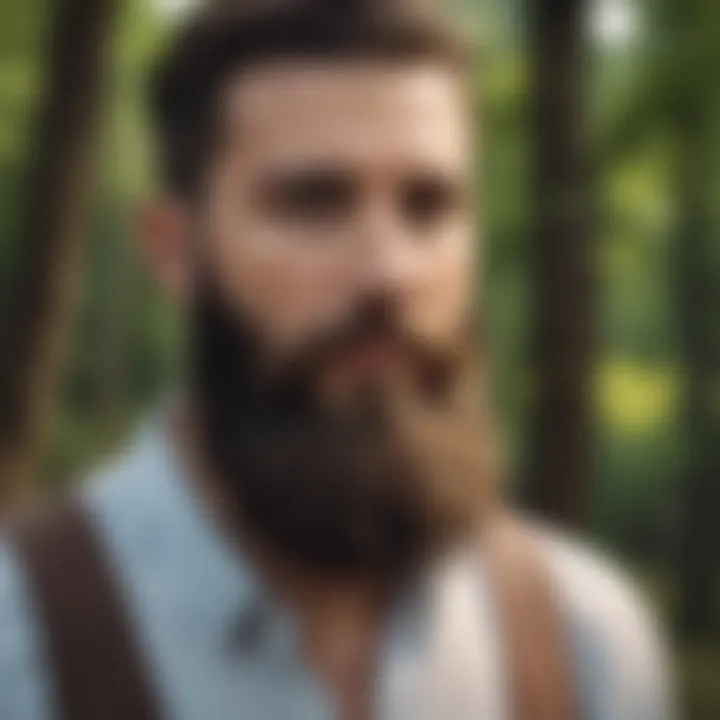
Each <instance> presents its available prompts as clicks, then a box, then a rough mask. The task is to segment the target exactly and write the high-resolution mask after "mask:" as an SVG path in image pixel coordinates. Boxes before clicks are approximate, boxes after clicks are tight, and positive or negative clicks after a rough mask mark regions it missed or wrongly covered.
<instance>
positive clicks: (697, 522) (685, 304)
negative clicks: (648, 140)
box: [665, 0, 720, 642]
mask: <svg viewBox="0 0 720 720" xmlns="http://www.w3.org/2000/svg"><path fill="white" fill-rule="evenodd" d="M665 20H666V23H665V24H666V27H667V30H668V47H669V48H671V49H672V50H673V51H674V52H673V55H674V56H675V63H674V65H675V72H674V74H673V76H672V77H673V78H674V82H673V83H672V84H671V85H670V88H669V92H670V94H671V95H670V100H671V102H670V107H671V109H672V112H671V114H670V122H671V124H672V131H673V134H674V139H675V145H674V146H675V154H676V166H675V172H674V178H675V184H676V196H677V206H678V207H677V220H676V231H675V235H676V237H675V256H676V281H677V285H676V287H677V307H678V326H679V332H680V343H681V355H682V359H683V362H684V375H685V383H684V397H683V422H682V427H683V441H684V442H683V449H684V454H683V460H684V462H683V478H682V479H683V485H682V487H683V495H684V503H683V517H682V526H681V527H682V535H681V554H680V565H679V568H680V584H679V587H680V598H681V604H680V613H679V624H680V629H681V631H682V633H683V635H684V636H685V638H686V640H690V641H694V642H697V641H702V640H705V639H707V637H708V635H709V634H711V633H713V632H717V631H719V630H720V597H719V596H718V589H719V588H718V581H719V579H720V578H719V576H718V567H719V566H720V527H719V526H718V518H717V511H718V508H720V484H719V483H718V478H720V442H719V440H720V404H719V403H718V396H717V383H718V380H719V379H720V330H719V328H718V315H720V284H718V273H719V272H720V254H719V253H718V251H717V243H716V242H715V240H716V233H717V231H718V230H719V229H720V228H718V226H717V224H716V223H715V221H714V218H715V207H716V203H717V198H716V196H715V190H716V187H717V183H716V181H714V178H717V172H718V166H717V160H718V156H717V148H718V141H719V140H720V136H719V135H718V126H717V120H718V117H717V112H716V111H717V107H718V93H717V91H716V90H714V86H715V82H714V75H715V73H716V68H717V66H718V62H719V61H720V52H719V51H718V49H717V48H718V43H720V25H719V24H718V23H720V12H719V11H718V8H717V3H716V2H713V0H682V2H680V0H675V1H674V2H670V3H668V7H667V9H666V16H665Z"/></svg>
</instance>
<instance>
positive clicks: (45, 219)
mask: <svg viewBox="0 0 720 720" xmlns="http://www.w3.org/2000/svg"><path fill="white" fill-rule="evenodd" d="M114 5H115V2H114V0H92V2H87V1H86V0H56V3H55V7H56V15H55V18H54V22H53V26H52V30H51V35H52V36H51V42H50V53H49V57H48V64H47V70H46V73H47V83H48V84H47V88H46V91H45V94H44V95H43V100H42V105H41V107H40V108H39V118H38V121H39V127H38V135H37V138H36V140H35V147H34V157H33V160H32V168H31V173H32V174H31V177H30V183H29V185H28V189H27V207H26V210H25V212H26V215H25V218H24V225H23V228H24V230H23V232H22V235H21V237H20V240H21V242H20V243H18V257H17V267H16V270H15V282H14V284H13V286H12V288H11V290H10V294H9V296H8V303H7V305H6V307H5V313H4V317H3V325H2V334H1V335H0V338H1V341H2V342H1V344H0V507H3V506H5V505H6V504H7V503H9V502H10V500H11V499H14V498H15V497H17V496H18V495H26V494H28V493H32V490H33V489H34V488H33V486H34V483H33V482H32V480H31V478H32V476H33V474H34V472H33V471H34V466H35V464H36V463H37V461H38V459H39V455H40V453H41V448H42V442H41V440H42V436H43V425H44V419H45V417H46V416H47V414H48V410H49V408H50V405H51V398H52V396H53V394H54V392H53V390H54V385H55V377H56V374H57V367H58V363H59V359H60V357H61V354H60V349H61V340H62V337H63V333H64V330H65V329H66V327H67V320H68V316H69V314H70V310H71V308H72V299H73V290H74V289H75V287H76V285H77V275H78V272H77V271H78V265H79V259H80V251H81V247H82V242H81V241H82V237H83V234H84V230H85V224H86V219H87V210H88V200H89V194H90V192H89V191H90V189H91V187H90V181H91V168H92V157H93V149H94V146H95V140H96V136H97V131H98V126H99V120H100V107H101V97H102V90H103V83H104V81H105V79H106V77H105V70H106V67H107V62H108V57H109V45H110V42H109V41H110V37H109V33H110V28H111V21H112V17H113V10H114Z"/></svg>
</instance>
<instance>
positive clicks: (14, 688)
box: [0, 542, 53, 720]
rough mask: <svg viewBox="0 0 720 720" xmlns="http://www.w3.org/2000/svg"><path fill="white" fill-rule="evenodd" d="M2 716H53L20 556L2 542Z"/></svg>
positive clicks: (33, 719) (35, 719) (39, 719)
mask: <svg viewBox="0 0 720 720" xmlns="http://www.w3.org/2000/svg"><path fill="white" fill-rule="evenodd" d="M0 718H2V720H53V717H52V712H51V699H50V694H49V682H48V676H47V672H46V668H45V662H44V658H43V657H42V641H41V637H40V632H39V628H38V626H37V624H36V622H35V618H34V613H33V609H32V598H31V596H30V593H29V591H28V588H27V587H26V583H25V578H24V577H23V572H22V569H21V567H20V563H19V562H18V559H17V557H16V556H15V554H14V553H13V551H12V550H11V548H10V547H8V545H7V544H6V543H2V542H0Z"/></svg>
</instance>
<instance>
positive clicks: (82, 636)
mask: <svg viewBox="0 0 720 720" xmlns="http://www.w3.org/2000/svg"><path fill="white" fill-rule="evenodd" d="M469 95H470V84H469V81H468V77H467V68H466V65H465V60H464V58H463V54H462V52H461V48H460V46H459V44H458V42H457V41H456V40H455V39H454V38H453V37H452V36H451V34H450V33H448V32H447V31H446V30H445V29H443V28H442V27H441V26H440V25H439V24H438V21H437V20H436V19H433V18H432V17H431V16H429V15H427V14H426V13H425V11H421V10H418V9H414V8H412V7H410V6H409V4H407V3H401V2H400V1H399V0H396V1H395V2H387V0H386V1H385V2H371V1H370V0H365V1H364V2H363V1H361V0H357V1H356V2H353V3H349V2H348V3H337V2H329V1H326V2H323V1H321V0H306V1H305V2H302V1H301V0H297V1H296V2H293V1H292V0H285V1H284V2H276V3H270V2H256V3H252V4H251V3H249V2H246V3H238V4H237V6H233V5H232V4H230V3H226V4H223V5H222V6H221V7H218V9H216V10H215V11H205V12H204V14H201V15H199V16H198V17H196V18H194V19H193V20H192V21H191V22H190V23H189V25H188V27H187V28H186V29H185V30H184V31H183V32H182V33H181V34H180V37H179V38H178V40H177V41H176V42H175V44H174V46H173V48H172V49H171V51H170V52H169V54H168V56H167V57H166V58H165V59H164V61H163V63H162V65H161V68H160V70H159V72H158V76H157V79H156V82H155V83H154V86H153V103H152V106H153V117H154V120H155V126H156V130H157V136H158V142H159V147H160V161H161V162H160V164H161V170H162V179H163V191H164V192H163V193H162V197H160V198H158V199H156V200H155V201H153V202H152V203H151V204H150V205H149V207H148V208H147V209H146V210H145V212H144V213H143V217H142V222H141V232H140V235H141V236H142V240H143V244H144V248H145V250H146V251H147V253H148V255H149V257H150V258H151V261H152V264H153V266H154V268H155V270H156V272H157V276H158V278H159V281H160V283H161V285H162V287H163V288H164V289H165V291H166V292H168V293H169V294H170V295H171V296H172V297H173V298H174V299H175V300H176V301H177V302H178V303H179V304H180V306H181V307H182V309H183V310H182V311H183V312H184V313H185V314H186V317H187V320H188V332H189V342H188V345H189V355H190V358H189V371H188V378H187V392H186V393H185V396H184V398H183V399H182V400H181V401H179V402H178V403H176V404H175V405H173V407H172V408H168V409H166V410H164V411H163V412H161V413H160V416H159V417H158V418H156V419H155V420H153V421H152V422H151V423H150V428H149V429H148V430H147V431H146V432H145V433H143V435H142V437H141V438H140V439H139V440H138V441H137V443H136V444H135V445H134V446H133V447H132V449H130V450H129V451H128V452H127V453H126V454H125V455H124V456H123V457H121V458H120V459H119V460H118V461H117V462H116V463H115V464H114V465H113V466H112V467H111V468H109V469H108V470H106V471H104V472H103V473H101V474H100V475H101V476H100V477H99V478H96V479H95V480H94V482H92V483H89V484H88V485H87V486H86V487H85V489H84V490H83V491H82V493H81V497H80V498H76V499H74V500H73V501H72V503H71V505H70V506H67V507H65V508H64V509H62V510H61V511H57V510H56V511H53V512H51V514H50V516H49V520H48V519H47V518H45V519H41V521H40V522H37V521H35V522H30V524H29V525H28V524H21V525H20V526H19V527H18V528H15V529H11V530H10V532H9V537H8V539H7V541H6V543H5V544H4V545H3V546H2V554H0V717H1V718H2V719H3V720H45V719H46V718H47V719H50V718H72V719H73V720H83V719H85V718H91V717H102V718H115V717H117V718H126V719H127V718H156V717H167V718H178V719H182V720H199V719H203V720H224V719H225V718H235V717H237V718H247V719H248V720H251V719H270V720H272V719H274V718H278V719H285V718H289V719H294V718H298V719H302V718H308V720H309V719H313V720H314V719H319V720H320V719H324V718H328V719H329V718H334V717H337V718H343V719H345V718H348V719H355V718H357V719H365V718H370V717H378V718H389V719H390V718H409V719H413V720H414V719H416V718H426V719H427V720H440V719H441V718H442V719H451V720H462V719H464V718H487V719H488V720H495V719H498V720H500V719H502V718H510V717H518V718H519V717H525V718H535V719H536V720H541V719H547V720H561V718H563V717H567V718H569V717H575V718H596V719H598V720H600V719H602V720H656V719H658V718H664V717H667V715H668V707H667V702H666V699H665V694H666V693H665V687H664V685H665V677H664V671H663V668H662V661H661V651H660V647H659V644H658V641H657V639H656V637H655V634H654V632H653V629H652V627H651V625H652V624H651V622H650V621H649V620H648V618H647V617H646V615H645V613H644V612H643V610H642V609H641V608H640V606H639V605H638V603H637V601H636V600H635V599H634V598H633V594H632V592H631V591H630V590H629V589H628V588H627V587H626V586H625V585H624V583H623V582H622V581H621V580H620V579H619V578H618V577H617V576H616V574H615V572H614V571H612V570H611V569H609V568H608V567H606V566H605V565H604V564H603V563H602V562H601V561H600V560H598V559H597V558H596V557H595V556H593V555H592V554H591V553H590V552H589V551H587V550H584V549H581V548H580V547H579V546H577V545H575V544H574V543H572V542H570V541H569V540H567V539H563V538H561V537H559V536H558V535H555V534H553V533H551V532H549V531H547V530H543V529H540V528H537V527H532V528H531V527H530V526H528V525H526V524H522V525H521V527H520V528H518V526H517V524H516V523H514V522H511V521H507V520H504V519H503V518H504V517H505V516H504V514H503V512H502V511H501V509H500V506H499V503H498V502H497V497H496V496H497V491H498V483H497V481H496V475H497V472H496V464H495V462H494V460H493V458H492V455H491V452H490V449H491V445H492V443H491V442H490V441H489V430H488V423H487V420H486V414H485V412H484V409H483V405H482V403H481V397H482V377H481V375H482V362H481V360H482V358H480V357H479V353H478V348H477V347H476V345H475V343H474V340H473V337H474V334H475V333H474V327H473V315H472V306H473V299H472V295H473V289H474V281H473V278H474V268H475V266H476V263H477V259H476V257H475V243H474V237H475V232H474V228H473V221H472V216H473V208H472V197H473V188H472V181H471V177H472V174H473V168H472V164H471V158H473V155H474V152H473V146H472V138H473V126H472V123H471V113H470V98H469ZM512 548H514V550H513V549H512ZM543 580H545V581H546V583H543ZM541 586H542V587H544V588H545V589H546V590H547V593H546V594H545V595H543V593H542V591H540V590H539V588H540V587H541ZM523 606H524V610H523ZM553 621H557V622H555V623H554V622H553Z"/></svg>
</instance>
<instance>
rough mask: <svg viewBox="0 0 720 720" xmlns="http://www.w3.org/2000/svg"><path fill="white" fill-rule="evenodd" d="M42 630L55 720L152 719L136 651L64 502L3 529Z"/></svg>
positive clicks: (115, 594)
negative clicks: (15, 553) (13, 546)
mask: <svg viewBox="0 0 720 720" xmlns="http://www.w3.org/2000/svg"><path fill="white" fill-rule="evenodd" d="M10 538H11V541H12V542H14V543H15V544H16V546H17V549H18V550H19V552H20V555H21V557H22V560H23V562H24V568H25V572H26V576H27V579H28V583H29V587H30V589H31V592H32V594H33V601H34V605H35V607H36V609H37V612H38V619H39V622H41V623H42V627H43V631H44V633H45V643H46V645H45V647H46V652H47V657H48V660H49V663H50V667H51V668H52V673H53V677H54V688H53V689H54V695H53V697H54V699H55V702H56V703H57V708H58V711H57V716H58V717H60V718H62V720H156V719H157V718H158V717H159V714H158V713H157V710H156V707H155V698H154V697H153V694H152V692H151V690H150V682H149V678H148V673H147V672H146V671H145V664H144V662H143V657H142V655H141V653H140V652H139V650H138V647H137V646H136V644H135V641H134V637H133V630H134V628H133V627H132V626H131V625H132V624H131V623H130V622H129V621H128V618H127V617H126V615H125V612H124V608H123V607H122V603H121V593H120V592H119V590H118V588H117V587H116V586H115V582H114V578H113V576H112V573H111V571H110V567H109V565H108V563H107V559H106V558H105V557H104V556H103V553H102V550H101V544H100V543H99V542H98V539H97V538H96V536H95V533H94V531H93V528H92V527H91V521H90V519H89V516H88V513H86V512H85V510H84V509H83V507H82V505H81V504H80V503H79V502H67V503H65V504H63V505H62V506H61V507H59V508H54V509H52V510H49V511H45V512H44V513H42V514H38V515H36V516H33V517H32V518H29V519H27V520H25V521H24V522H21V523H18V524H17V525H16V526H14V527H13V528H12V529H11V531H10Z"/></svg>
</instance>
